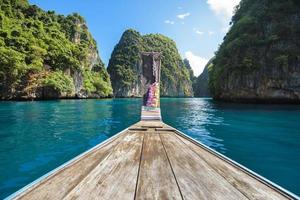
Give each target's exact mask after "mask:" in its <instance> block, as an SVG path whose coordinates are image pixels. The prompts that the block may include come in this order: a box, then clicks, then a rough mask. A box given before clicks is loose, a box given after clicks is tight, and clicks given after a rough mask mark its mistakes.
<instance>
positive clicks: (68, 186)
mask: <svg viewBox="0 0 300 200" xmlns="http://www.w3.org/2000/svg"><path fill="white" fill-rule="evenodd" d="M125 134H126V133H123V134H122V135H120V136H118V137H117V138H115V139H113V140H111V141H109V142H108V143H106V144H104V145H101V146H99V147H98V148H95V149H93V150H92V151H91V152H89V153H87V154H85V156H83V157H80V158H79V159H77V160H75V161H74V162H72V163H70V164H69V165H67V166H65V167H64V168H63V169H61V170H59V171H57V172H56V173H55V174H53V175H50V176H49V177H47V178H46V179H44V180H43V181H42V182H40V183H38V184H36V185H34V186H33V187H31V188H29V189H28V190H26V192H24V193H21V194H20V195H19V196H17V198H16V199H18V198H20V199H37V200H39V199H62V198H63V197H64V196H65V195H66V194H67V193H68V192H69V191H70V190H72V189H73V188H74V187H75V186H76V185H77V184H78V183H79V182H80V181H81V180H82V179H83V178H84V177H85V176H87V174H88V173H90V171H91V170H92V169H94V167H95V166H97V165H98V164H99V163H100V162H101V161H102V160H103V159H105V158H106V157H107V156H108V155H109V153H110V152H111V151H112V149H113V148H115V146H117V145H118V144H119V142H120V141H121V140H122V138H123V137H124V135H125Z"/></svg>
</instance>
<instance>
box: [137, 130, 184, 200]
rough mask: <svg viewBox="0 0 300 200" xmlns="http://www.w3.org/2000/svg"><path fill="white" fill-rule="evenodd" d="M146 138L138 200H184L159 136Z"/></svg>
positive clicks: (148, 134) (147, 135)
mask: <svg viewBox="0 0 300 200" xmlns="http://www.w3.org/2000/svg"><path fill="white" fill-rule="evenodd" d="M144 137H145V138H144V146H143V152H142V158H141V167H140V173H139V180H138V186H137V192H136V199H182V198H181V194H180V191H179V188H178V186H177V184H176V180H175V177H174V175H173V173H172V170H171V166H170V163H169V161H168V158H167V156H166V153H165V150H164V148H163V145H162V142H161V140H160V136H159V134H157V133H155V132H148V133H147V134H145V136H144Z"/></svg>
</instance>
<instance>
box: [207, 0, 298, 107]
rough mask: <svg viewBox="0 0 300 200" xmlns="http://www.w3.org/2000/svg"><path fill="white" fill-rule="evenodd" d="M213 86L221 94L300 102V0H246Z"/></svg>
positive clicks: (226, 42)
mask: <svg viewBox="0 0 300 200" xmlns="http://www.w3.org/2000/svg"><path fill="white" fill-rule="evenodd" d="M210 88H211V91H212V94H213V97H214V98H215V99H220V100H227V101H245V102H279V103H281V102H292V103H300V1H296V0H274V1H269V0H242V1H241V2H240V5H239V6H238V8H237V11H236V13H235V15H234V16H233V18H232V27H231V29H230V31H229V32H228V33H227V35H226V36H225V38H224V41H223V43H222V45H221V46H220V48H219V50H218V52H217V53H216V59H215V60H214V61H213V67H212V70H211V71H210Z"/></svg>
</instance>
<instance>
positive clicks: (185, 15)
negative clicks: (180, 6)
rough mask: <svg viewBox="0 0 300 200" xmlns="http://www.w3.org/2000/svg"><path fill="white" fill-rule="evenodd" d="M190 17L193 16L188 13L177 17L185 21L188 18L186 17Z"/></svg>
mask: <svg viewBox="0 0 300 200" xmlns="http://www.w3.org/2000/svg"><path fill="white" fill-rule="evenodd" d="M190 15H191V13H189V12H187V13H183V14H180V15H177V17H178V18H179V19H184V18H186V17H188V16H190Z"/></svg>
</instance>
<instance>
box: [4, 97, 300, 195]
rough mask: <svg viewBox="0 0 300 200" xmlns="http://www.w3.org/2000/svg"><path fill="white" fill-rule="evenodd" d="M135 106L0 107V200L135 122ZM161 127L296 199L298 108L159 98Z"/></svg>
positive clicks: (299, 187) (136, 102) (299, 184)
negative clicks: (177, 132)
mask: <svg viewBox="0 0 300 200" xmlns="http://www.w3.org/2000/svg"><path fill="white" fill-rule="evenodd" d="M140 106H141V100H140V99H104V100H60V101H37V102H0V199H2V198H4V197H6V196H8V195H9V194H11V193H13V192H15V191H16V190H18V189H20V188H21V187H23V186H25V185H27V184H28V183H30V182H32V181H33V180H35V179H36V178H38V177H40V176H42V175H44V174H45V173H47V172H49V171H50V170H52V169H54V168H56V167H58V166H59V165H61V164H63V163H64V162H66V161H68V160H69V159H71V158H73V157H75V156H76V155H78V154H80V153H82V152H84V151H85V150H87V149H89V148H91V147H93V146H95V145H96V144H98V143H99V142H102V141H103V140H105V139H107V138H109V137H111V136H113V135H114V134H116V133H117V132H119V131H120V130H122V129H124V128H126V127H128V126H129V125H131V124H133V123H135V122H137V121H139V118H140V116H139V115H140ZM161 107H162V116H163V120H164V122H166V123H167V124H169V125H172V126H174V127H176V128H177V129H179V130H181V131H183V132H184V133H186V134H188V135H189V136H191V137H193V138H194V139H196V140H198V141H200V142H203V143H204V144H206V145H208V146H210V147H212V148H213V149H215V150H217V151H219V152H221V153H223V154H225V155H226V156H228V157H230V158H232V159H233V160H235V161H237V162H239V163H241V164H243V165H245V166H246V167H248V168H250V169H251V170H253V171H255V172H257V173H259V174H260V175H262V176H264V177H266V178H268V179H269V180H271V181H273V182H275V183H277V184H279V185H280V186H282V187H284V188H286V189H288V190H290V191H291V192H293V193H295V194H297V195H300V173H299V172H300V105H254V104H230V103H217V102H214V101H213V100H212V99H204V98H163V99H162V100H161Z"/></svg>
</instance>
